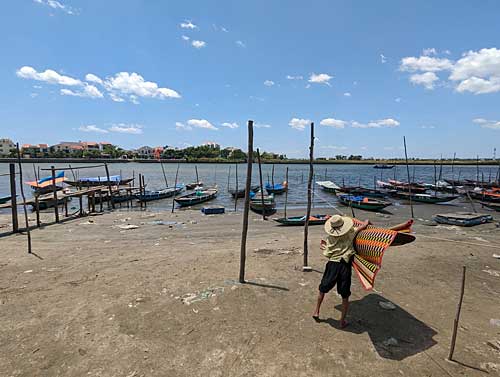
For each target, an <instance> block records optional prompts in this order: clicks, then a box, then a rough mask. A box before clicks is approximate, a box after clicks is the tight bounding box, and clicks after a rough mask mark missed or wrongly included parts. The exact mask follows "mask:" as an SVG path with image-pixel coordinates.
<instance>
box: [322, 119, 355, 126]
mask: <svg viewBox="0 0 500 377" xmlns="http://www.w3.org/2000/svg"><path fill="white" fill-rule="evenodd" d="M319 124H321V125H322V126H327V127H333V128H345V126H346V125H347V124H348V122H346V121H345V120H340V119H334V118H326V119H323V120H322V121H321V122H319Z"/></svg>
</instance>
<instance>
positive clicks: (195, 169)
mask: <svg viewBox="0 0 500 377" xmlns="http://www.w3.org/2000/svg"><path fill="white" fill-rule="evenodd" d="M194 171H195V173H196V186H198V183H200V178H199V177H198V166H196V165H195V166H194Z"/></svg>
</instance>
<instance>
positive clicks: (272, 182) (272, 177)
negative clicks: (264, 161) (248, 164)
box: [271, 164, 274, 189]
mask: <svg viewBox="0 0 500 377" xmlns="http://www.w3.org/2000/svg"><path fill="white" fill-rule="evenodd" d="M271 184H272V185H273V189H274V164H273V167H272V172H271Z"/></svg>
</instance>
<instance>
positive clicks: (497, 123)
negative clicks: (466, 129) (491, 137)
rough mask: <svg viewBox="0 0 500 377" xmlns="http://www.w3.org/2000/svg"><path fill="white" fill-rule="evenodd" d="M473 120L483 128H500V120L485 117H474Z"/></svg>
mask: <svg viewBox="0 0 500 377" xmlns="http://www.w3.org/2000/svg"><path fill="white" fill-rule="evenodd" d="M472 121H473V122H474V123H476V124H478V125H479V126H481V127H482V128H491V129H494V130H500V120H487V119H483V118H476V119H473V120H472Z"/></svg>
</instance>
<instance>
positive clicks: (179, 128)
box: [175, 122, 193, 131]
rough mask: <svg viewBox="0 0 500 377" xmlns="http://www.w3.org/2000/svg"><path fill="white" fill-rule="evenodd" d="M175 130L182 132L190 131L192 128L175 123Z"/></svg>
mask: <svg viewBox="0 0 500 377" xmlns="http://www.w3.org/2000/svg"><path fill="white" fill-rule="evenodd" d="M175 129H176V130H179V131H180V130H184V131H191V130H192V129H193V127H191V126H188V125H187V124H184V123H181V122H175Z"/></svg>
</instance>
